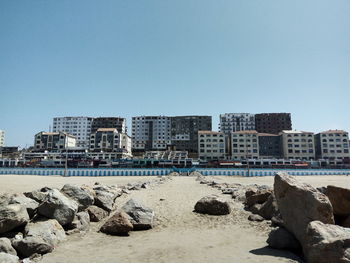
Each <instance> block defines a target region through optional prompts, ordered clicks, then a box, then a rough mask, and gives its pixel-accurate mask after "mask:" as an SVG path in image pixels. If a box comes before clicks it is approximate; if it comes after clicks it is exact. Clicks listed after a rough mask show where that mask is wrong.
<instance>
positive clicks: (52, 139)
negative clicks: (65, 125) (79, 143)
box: [34, 132, 76, 151]
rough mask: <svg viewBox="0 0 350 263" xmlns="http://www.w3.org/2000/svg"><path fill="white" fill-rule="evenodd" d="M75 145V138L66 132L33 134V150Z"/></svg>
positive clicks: (60, 148) (63, 147) (59, 148)
mask: <svg viewBox="0 0 350 263" xmlns="http://www.w3.org/2000/svg"><path fill="white" fill-rule="evenodd" d="M73 147H76V139H75V137H74V136H73V135H70V134H68V133H66V132H39V133H37V134H36V135H35V139H34V149H35V151H59V150H65V149H67V148H73Z"/></svg>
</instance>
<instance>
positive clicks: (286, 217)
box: [274, 173, 334, 245]
mask: <svg viewBox="0 0 350 263" xmlns="http://www.w3.org/2000/svg"><path fill="white" fill-rule="evenodd" d="M274 193H275V197H276V200H277V205H278V208H279V210H280V213H281V216H282V219H283V223H284V225H285V227H286V228H287V230H288V231H289V232H291V233H292V234H294V236H295V237H296V238H297V239H298V240H299V242H300V243H301V244H302V245H303V241H304V237H305V233H306V228H307V226H308V224H309V223H310V222H311V221H315V220H319V221H321V222H323V223H326V224H334V217H333V209H332V205H331V203H330V201H329V199H328V197H327V196H326V195H324V194H322V193H321V192H319V191H318V190H316V189H315V188H313V187H312V186H311V185H309V184H306V183H302V182H299V181H298V180H297V179H296V178H295V177H292V176H289V175H288V174H286V173H276V175H275V182H274Z"/></svg>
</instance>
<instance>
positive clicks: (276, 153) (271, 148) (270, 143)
mask: <svg viewBox="0 0 350 263" xmlns="http://www.w3.org/2000/svg"><path fill="white" fill-rule="evenodd" d="M258 142H259V157H260V158H263V159H280V158H282V156H283V154H282V143H281V136H280V135H277V134H270V133H258Z"/></svg>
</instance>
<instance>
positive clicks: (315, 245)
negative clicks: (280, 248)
mask: <svg viewBox="0 0 350 263" xmlns="http://www.w3.org/2000/svg"><path fill="white" fill-rule="evenodd" d="M303 250H304V254H305V257H306V259H307V262H308V263H330V262H332V263H345V262H350V253H349V252H350V229H348V228H344V227H340V226H337V225H330V224H324V223H322V222H320V221H313V222H310V224H309V225H308V228H307V234H306V239H305V244H304V246H303Z"/></svg>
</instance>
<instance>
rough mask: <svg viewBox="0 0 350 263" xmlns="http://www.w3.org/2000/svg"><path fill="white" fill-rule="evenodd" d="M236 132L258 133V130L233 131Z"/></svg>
mask: <svg viewBox="0 0 350 263" xmlns="http://www.w3.org/2000/svg"><path fill="white" fill-rule="evenodd" d="M232 133H234V134H257V133H258V132H257V131H256V130H245V131H236V132H232Z"/></svg>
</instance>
